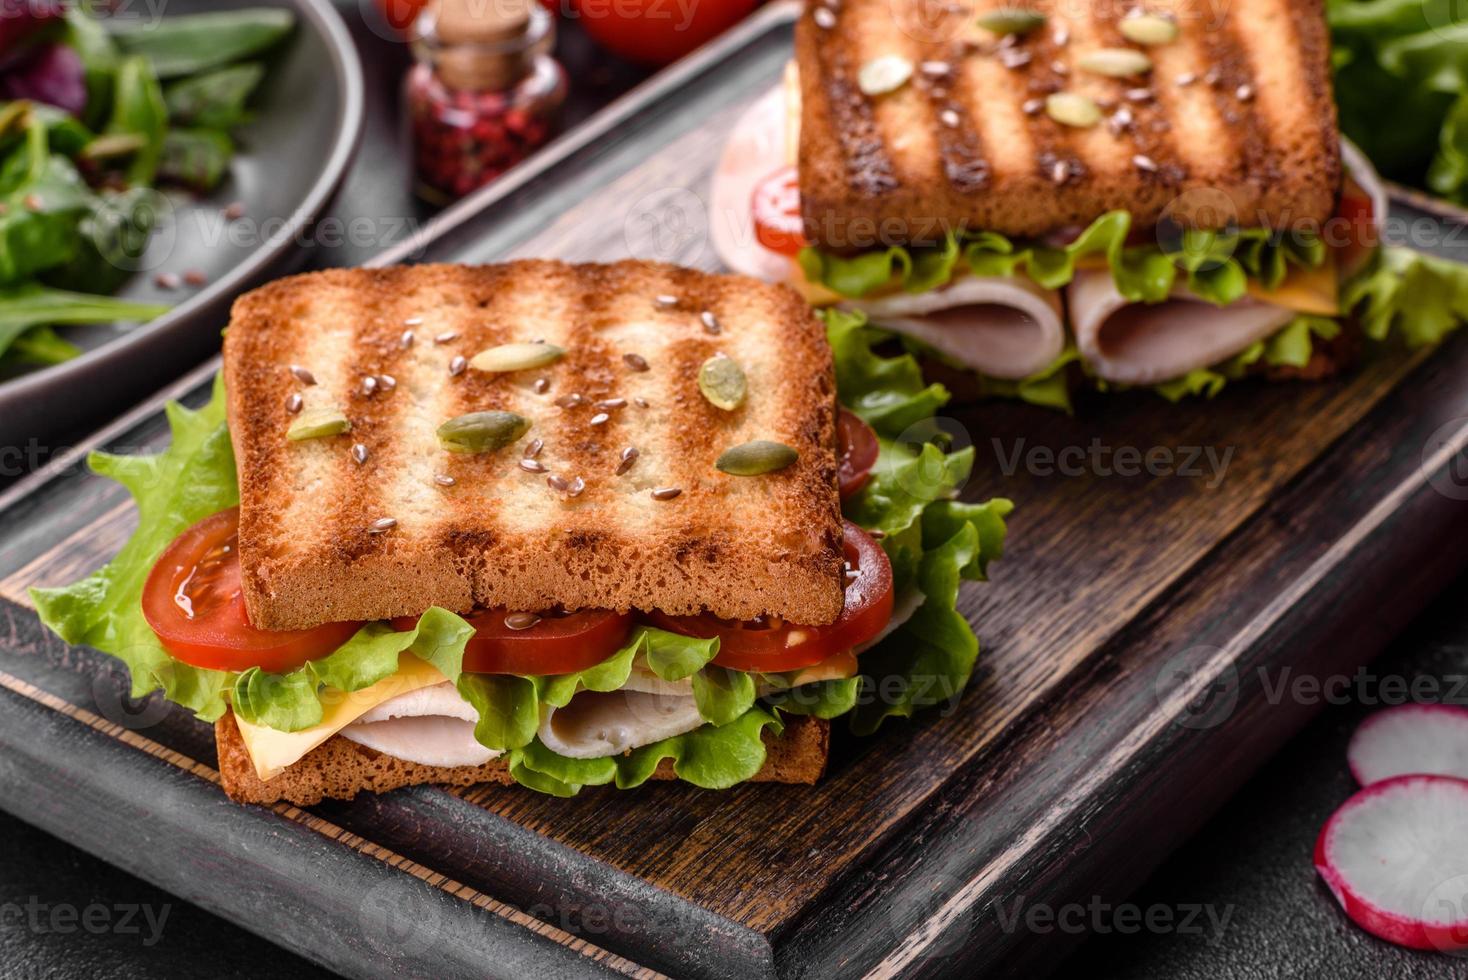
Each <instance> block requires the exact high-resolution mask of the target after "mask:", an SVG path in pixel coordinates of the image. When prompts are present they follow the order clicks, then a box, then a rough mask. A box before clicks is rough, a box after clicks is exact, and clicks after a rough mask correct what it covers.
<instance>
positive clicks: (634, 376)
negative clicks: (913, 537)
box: [224, 261, 844, 629]
mask: <svg viewBox="0 0 1468 980" xmlns="http://www.w3.org/2000/svg"><path fill="white" fill-rule="evenodd" d="M660 298H661V300H660ZM409 333H411V335H412V337H411V341H408V340H407V339H406V335H407V334H409ZM536 340H543V341H545V342H548V343H551V344H555V345H558V346H560V347H562V348H565V351H566V353H565V355H564V356H563V357H562V358H561V359H560V360H558V361H556V362H555V363H553V364H550V365H548V366H546V367H541V368H536V369H533V370H525V371H518V372H515V373H510V374H490V373H484V372H480V371H476V370H474V369H473V368H467V369H461V368H462V364H461V363H456V362H455V358H466V359H468V358H472V357H473V356H474V355H475V354H476V353H478V352H480V351H483V350H485V349H487V348H490V347H493V346H496V345H500V344H506V343H510V342H524V341H536ZM720 353H722V354H726V355H728V356H729V357H731V358H733V359H735V360H736V361H737V362H738V363H739V364H740V365H742V367H743V369H744V372H745V374H746V376H747V378H748V395H747V397H746V398H745V400H744V402H743V404H742V405H740V406H739V407H737V408H736V409H734V410H732V411H725V410H723V409H720V408H716V407H715V406H714V405H712V404H710V402H709V401H708V400H707V399H705V398H704V397H703V396H702V394H701V393H700V390H699V387H698V383H697V375H698V369H699V366H700V365H701V364H702V363H703V361H704V360H706V359H707V358H709V357H711V356H713V355H715V354H720ZM628 355H633V357H632V358H630V359H629V358H628ZM637 358H641V359H643V360H645V362H646V364H645V365H643V364H642V363H641V362H640V361H638V360H637ZM293 366H294V367H297V368H304V369H305V371H304V372H302V371H295V372H293V371H292V367H293ZM643 368H645V369H643ZM454 371H457V373H453V372H454ZM224 373H225V383H226V387H227V389H228V406H229V424H230V432H231V437H232V439H233V442H234V448H235V455H236V460H237V467H238V473H239V480H240V533H239V549H240V563H241V567H242V572H243V590H244V596H245V601H246V606H247V609H248V611H249V615H250V618H251V621H252V622H253V623H254V624H255V625H257V626H259V627H261V628H264V629H294V628H304V627H311V626H315V625H318V624H320V623H324V622H334V621H349V620H374V619H386V618H391V617H395V616H402V615H417V614H419V613H421V612H422V611H423V610H424V609H426V608H428V607H429V606H432V605H439V606H444V607H446V608H448V609H451V610H453V611H455V612H460V613H467V612H469V611H470V610H472V609H474V608H478V607H487V608H497V607H503V608H508V609H512V610H525V611H540V610H545V609H549V608H552V607H557V606H559V607H563V608H566V609H581V608H608V609H616V610H630V609H639V610H644V611H649V610H654V609H656V610H661V611H664V612H668V613H673V614H691V613H696V612H699V611H701V610H705V609H706V610H708V611H710V612H712V613H714V614H715V615H718V616H722V617H727V618H731V619H752V618H755V617H758V616H761V615H777V616H781V617H784V618H786V619H788V620H792V621H794V622H798V623H806V624H810V625H820V624H824V623H829V622H832V621H833V620H834V619H835V618H836V616H837V615H839V613H840V611H841V607H842V602H843V591H844V590H843V580H842V551H841V518H840V503H839V500H838V496H837V492H836V480H835V473H836V459H835V449H834V441H835V437H834V432H835V406H836V393H835V379H834V373H833V367H832V362H831V352H830V349H829V346H828V345H827V343H826V339H825V332H824V328H823V326H822V324H821V323H820V321H819V320H818V319H817V318H816V317H815V316H814V315H813V314H812V313H811V311H810V309H809V308H808V307H807V306H806V304H805V303H804V302H803V301H802V300H801V299H800V297H799V296H798V295H797V294H796V293H795V292H794V291H793V290H790V289H789V288H787V287H784V286H776V285H770V284H767V283H762V282H759V281H756V280H753V279H748V278H743V277H738V276H716V275H708V274H705V273H701V272H695V271H692V270H687V269H681V268H677V267H674V266H670V265H664V264H659V263H652V262H639V261H630V262H620V263H616V264H611V265H569V264H566V263H562V262H551V261H523V262H514V263H509V264H505V265H490V266H477V267H470V266H449V265H425V266H412V267H397V268H387V269H354V270H330V271H325V272H315V273H310V274H307V275H301V276H294V277H291V278H287V279H282V280H279V281H277V282H274V283H272V284H270V285H267V286H265V287H262V288H260V289H257V290H255V291H253V292H251V293H247V294H246V295H244V296H242V297H240V299H239V300H238V301H237V302H236V303H235V306H234V310H233V314H232V317H231V320H230V325H229V330H228V332H227V334H226V337H225V344H224ZM303 378H305V379H306V380H303ZM368 378H371V379H373V381H372V382H367V379H368ZM307 380H309V381H313V382H314V383H307ZM573 395H574V396H579V401H578V402H577V403H576V404H570V403H569V402H568V401H567V400H566V399H567V397H568V396H573ZM295 396H300V399H301V402H302V403H303V404H304V411H306V412H309V411H311V410H313V409H321V408H329V409H335V410H339V411H340V412H342V413H343V414H345V416H346V417H347V418H348V419H349V420H350V423H351V431H350V432H348V433H345V434H340V435H334V436H328V437H322V438H313V439H306V440H302V441H296V442H292V441H289V440H288V439H287V430H288V429H289V427H290V425H291V423H292V421H293V420H295V419H297V418H299V417H300V414H299V411H300V410H299V409H298V412H297V413H293V412H292V409H293V408H297V406H296V405H294V404H292V401H293V399H294V397H295ZM598 402H607V403H608V404H607V405H604V406H603V405H598V404H597V403H598ZM487 410H503V411H512V412H515V413H517V414H519V415H521V416H524V417H525V418H527V419H529V420H530V423H531V425H530V429H529V431H528V432H527V433H526V434H525V435H524V436H523V437H522V438H520V439H519V440H517V441H516V442H515V443H514V444H512V445H510V446H507V447H505V448H503V449H499V450H495V451H492V452H487V453H481V454H463V453H453V452H448V451H446V450H445V449H443V448H442V447H441V446H440V443H439V441H438V438H437V436H436V434H435V433H436V430H437V429H438V427H439V426H440V425H441V424H442V423H443V422H445V421H447V420H448V419H451V418H454V417H457V416H461V415H464V414H466V413H470V412H479V411H487ZM601 416H605V417H604V418H602V417H601ZM534 440H538V441H539V442H540V443H541V444H542V445H541V448H540V450H539V454H538V455H537V456H535V462H537V463H539V464H540V465H541V466H543V467H544V471H543V472H540V471H535V472H532V470H537V467H535V466H531V467H530V468H529V469H527V468H526V467H523V466H521V465H520V464H521V462H522V459H523V458H524V454H525V452H526V449H527V447H528V446H529V445H530V444H531V442H532V441H534ZM753 440H773V441H777V442H782V443H785V444H787V445H789V446H791V447H793V448H794V449H795V450H796V451H797V452H798V454H799V456H798V460H797V461H796V462H795V463H794V464H793V465H791V466H789V467H788V468H786V469H783V470H780V471H778V472H775V473H769V474H766V475H763V476H731V475H728V474H726V473H723V472H721V471H719V470H717V469H716V468H715V466H714V462H715V460H716V459H717V458H718V457H719V455H720V454H721V453H722V452H723V451H724V450H725V449H727V448H729V447H730V446H734V445H738V444H742V443H745V442H749V441H753ZM629 446H630V447H635V448H636V449H637V450H638V455H637V457H636V459H635V461H634V462H633V464H632V465H631V467H630V468H629V469H626V470H625V472H623V473H621V474H620V475H619V474H618V473H617V470H618V468H619V465H620V464H621V463H622V459H623V457H622V454H623V452H624V450H625V449H626V448H627V447H629ZM551 477H558V478H560V479H561V480H564V481H566V484H568V485H569V490H558V489H556V488H554V487H552V486H550V485H548V482H547V481H548V479H549V478H551ZM577 478H580V480H582V481H584V489H583V490H582V491H581V492H580V493H579V494H575V495H573V493H572V492H570V491H572V490H574V489H575V485H576V484H575V481H576V480H577ZM670 489H676V490H678V491H679V493H678V494H677V495H676V496H673V497H672V498H671V499H659V498H660V497H661V498H667V497H668V496H669V495H668V494H666V493H664V494H659V495H656V496H655V495H654V493H653V491H655V490H670Z"/></svg>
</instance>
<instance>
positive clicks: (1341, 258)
mask: <svg viewBox="0 0 1468 980" xmlns="http://www.w3.org/2000/svg"><path fill="white" fill-rule="evenodd" d="M1373 212H1374V208H1373V207H1372V204H1371V195H1370V194H1367V193H1366V191H1364V190H1362V189H1361V186H1360V185H1359V184H1357V183H1356V182H1355V181H1354V180H1351V179H1350V178H1349V177H1347V178H1346V183H1345V187H1344V188H1342V190H1341V202H1340V205H1339V206H1338V207H1337V209H1336V213H1337V215H1338V216H1339V217H1340V218H1342V219H1344V221H1345V223H1346V228H1345V236H1344V238H1345V240H1344V242H1342V236H1341V234H1340V232H1336V233H1335V234H1334V235H1333V236H1331V238H1330V241H1331V244H1334V245H1336V248H1337V249H1338V252H1339V254H1338V255H1337V256H1336V264H1337V265H1338V266H1339V267H1340V268H1342V269H1346V270H1354V269H1357V268H1359V267H1360V266H1361V265H1363V264H1365V259H1366V256H1368V255H1369V254H1370V253H1371V252H1373V251H1375V249H1376V247H1377V246H1378V245H1380V244H1381V242H1380V241H1379V240H1378V237H1377V229H1376V220H1375V214H1374V213H1373ZM1338 243H1339V244H1338Z"/></svg>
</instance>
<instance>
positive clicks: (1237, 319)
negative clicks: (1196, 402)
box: [1067, 269, 1295, 385]
mask: <svg viewBox="0 0 1468 980" xmlns="http://www.w3.org/2000/svg"><path fill="white" fill-rule="evenodd" d="M1067 299H1068V302H1069V304H1070V319H1071V327H1072V329H1074V330H1075V337H1076V346H1077V347H1078V348H1080V352H1081V357H1082V358H1083V359H1084V360H1085V362H1086V363H1087V365H1088V366H1089V367H1090V370H1091V371H1092V372H1094V373H1095V374H1096V376H1097V377H1099V378H1102V379H1104V380H1106V381H1110V382H1113V383H1115V384H1127V385H1151V384H1159V383H1161V382H1163V381H1170V380H1172V379H1173V378H1178V377H1181V376H1182V375H1184V374H1187V373H1188V372H1189V371H1192V370H1195V369H1197V368H1206V367H1211V366H1213V365H1215V364H1218V363H1220V362H1222V361H1226V360H1228V359H1229V358H1230V357H1233V356H1234V355H1235V354H1237V353H1239V352H1240V351H1242V350H1244V349H1245V348H1246V347H1248V346H1249V345H1250V344H1253V343H1255V342H1257V341H1260V340H1263V339H1264V338H1266V337H1268V336H1269V335H1270V334H1273V333H1275V332H1276V331H1278V330H1280V329H1282V328H1283V327H1284V326H1285V325H1286V324H1288V323H1289V322H1290V321H1291V320H1292V319H1294V317H1295V313H1294V311H1293V310H1289V309H1286V308H1285V307H1282V306H1275V305H1274V304H1272V303H1264V302H1260V301H1259V300H1255V299H1241V300H1239V301H1237V302H1234V303H1230V304H1229V305H1228V306H1222V307H1220V306H1215V305H1213V304H1212V303H1208V302H1205V301H1203V300H1200V299H1198V298H1197V297H1196V296H1193V295H1192V294H1191V293H1189V292H1187V290H1185V289H1179V290H1176V291H1175V292H1174V293H1173V296H1172V297H1171V298H1170V299H1167V300H1164V301H1163V302H1161V303H1134V302H1132V301H1131V300H1129V299H1127V298H1126V297H1125V296H1123V295H1121V293H1119V292H1118V291H1117V289H1116V283H1115V281H1113V279H1112V277H1111V272H1110V271H1109V270H1105V269H1096V270H1083V271H1077V273H1076V277H1075V280H1074V281H1073V282H1072V283H1071V284H1070V286H1069V287H1067Z"/></svg>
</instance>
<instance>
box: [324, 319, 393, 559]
mask: <svg viewBox="0 0 1468 980" xmlns="http://www.w3.org/2000/svg"><path fill="white" fill-rule="evenodd" d="M343 302H347V303H350V304H351V305H350V308H349V310H350V311H349V314H348V316H347V320H348V322H349V323H350V324H351V325H352V327H351V329H352V336H351V341H350V343H349V344H348V346H347V351H348V360H347V362H346V368H345V370H344V371H343V372H342V374H341V376H340V382H341V388H340V389H339V390H338V391H337V392H336V394H335V397H336V398H337V400H338V401H339V402H340V404H341V406H342V408H343V410H344V411H345V412H346V414H347V417H348V418H349V419H351V420H352V431H351V432H349V433H347V434H345V435H342V436H338V437H335V438H333V439H331V440H330V442H331V445H332V448H333V450H336V451H338V452H339V453H340V454H341V455H342V456H344V457H345V461H344V460H342V459H337V460H335V461H334V470H335V473H336V479H337V480H340V481H342V483H343V485H345V486H348V487H350V488H351V490H352V492H350V493H346V494H342V495H341V496H340V497H339V498H338V499H337V501H336V507H335V520H336V524H337V526H338V527H340V528H343V529H345V530H346V531H347V534H346V535H345V536H343V537H341V538H339V539H338V543H339V545H340V548H341V555H342V559H343V560H344V561H355V560H356V559H357V558H358V557H360V556H361V555H362V554H364V553H366V552H368V551H373V550H378V549H385V548H391V547H392V539H393V538H394V537H395V536H396V535H400V534H403V533H412V530H413V529H412V528H410V527H401V528H395V529H394V532H393V534H391V535H389V534H371V533H369V531H368V528H369V526H370V525H371V524H372V522H373V521H376V520H379V519H381V518H383V517H395V515H393V514H392V513H391V512H390V510H389V509H387V508H385V507H384V506H383V504H382V503H381V500H382V493H381V488H382V487H383V486H384V485H385V484H386V482H387V481H386V480H385V479H384V475H385V474H386V473H387V472H390V471H391V469H392V468H393V464H392V458H393V456H394V455H395V453H396V446H397V445H398V444H399V442H400V438H399V431H398V422H397V418H396V415H397V412H396V411H395V410H396V408H397V405H398V401H397V398H396V394H395V393H388V392H380V391H374V392H373V393H371V394H365V393H364V392H363V390H362V379H363V378H366V377H368V376H372V377H376V376H377V375H378V374H380V373H383V372H384V371H385V367H384V364H385V363H387V362H386V356H385V355H386V351H385V348H386V347H387V346H388V344H389V342H388V340H387V338H386V336H385V335H384V332H383V331H382V330H381V329H371V328H369V327H368V324H370V323H371V321H372V320H373V319H375V318H379V317H381V316H382V313H383V311H379V310H373V309H370V308H369V307H367V306H366V304H364V303H362V302H361V297H360V296H359V295H348V296H344V297H343ZM392 345H393V346H396V343H395V342H392ZM388 373H391V372H388ZM358 443H360V444H361V445H363V446H366V447H367V459H366V461H365V462H364V463H362V464H358V463H356V462H355V461H354V460H352V459H351V456H350V447H351V446H353V445H355V444H358ZM358 529H360V530H358Z"/></svg>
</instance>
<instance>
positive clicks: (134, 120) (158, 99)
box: [104, 22, 168, 186]
mask: <svg viewBox="0 0 1468 980" xmlns="http://www.w3.org/2000/svg"><path fill="white" fill-rule="evenodd" d="M165 23H166V22H165ZM167 129H168V107H167V106H165V105H164V104H163V89H161V88H160V87H159V85H158V77H157V76H156V75H155V74H153V65H152V63H151V62H150V61H149V60H148V59H147V58H145V57H142V56H141V55H135V56H133V57H130V58H123V59H122V61H121V62H120V63H119V64H118V66H117V80H116V82H115V84H114V85H113V98H112V116H111V118H110V119H109V120H108V122H107V128H106V130H105V131H104V132H107V133H111V134H120V133H130V134H133V135H136V136H141V137H142V138H143V145H142V147H141V148H140V149H139V150H138V151H137V152H135V153H134V154H133V155H132V159H131V161H129V163H128V166H127V170H126V171H125V173H126V176H127V180H128V183H130V184H133V185H135V186H146V185H149V184H151V183H153V177H154V175H156V174H157V173H158V162H159V160H160V159H162V156H163V136H164V133H165V132H166V131H167Z"/></svg>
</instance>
